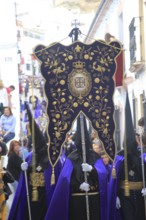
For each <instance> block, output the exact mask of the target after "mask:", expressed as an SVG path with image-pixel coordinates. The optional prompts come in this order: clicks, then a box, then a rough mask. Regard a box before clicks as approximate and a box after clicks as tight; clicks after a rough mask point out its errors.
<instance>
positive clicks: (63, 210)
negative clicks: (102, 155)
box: [45, 159, 108, 220]
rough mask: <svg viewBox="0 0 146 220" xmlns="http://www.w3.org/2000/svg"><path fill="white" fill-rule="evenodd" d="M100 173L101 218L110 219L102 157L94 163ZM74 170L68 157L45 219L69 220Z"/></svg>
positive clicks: (101, 219) (103, 219)
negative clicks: (71, 180)
mask: <svg viewBox="0 0 146 220" xmlns="http://www.w3.org/2000/svg"><path fill="white" fill-rule="evenodd" d="M94 167H95V169H96V171H97V173H98V181H99V190H100V220H107V219H108V210H107V170H106V168H105V166H104V164H103V161H102V160H101V159H98V160H97V161H96V163H95V164H94ZM72 171H73V165H72V162H71V160H69V159H66V162H65V164H64V167H63V169H62V171H61V173H60V176H59V179H58V182H57V185H56V188H55V191H54V194H53V197H52V200H51V203H50V206H49V209H48V211H47V213H46V218H45V220H69V217H68V216H69V199H70V179H71V174H72Z"/></svg>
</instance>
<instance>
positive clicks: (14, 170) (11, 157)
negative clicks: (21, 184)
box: [7, 140, 23, 189]
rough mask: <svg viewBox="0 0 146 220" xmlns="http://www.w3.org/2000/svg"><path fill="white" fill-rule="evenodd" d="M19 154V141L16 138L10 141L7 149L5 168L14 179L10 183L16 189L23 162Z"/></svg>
mask: <svg viewBox="0 0 146 220" xmlns="http://www.w3.org/2000/svg"><path fill="white" fill-rule="evenodd" d="M19 154H20V142H19V141H16V140H13V141H11V142H10V147H9V151H8V164H7V169H8V171H9V172H10V173H11V174H12V175H13V177H14V179H15V182H14V183H12V185H13V186H14V189H16V187H17V185H18V181H19V177H20V173H21V164H22V162H23V160H22V159H21V157H20V156H19Z"/></svg>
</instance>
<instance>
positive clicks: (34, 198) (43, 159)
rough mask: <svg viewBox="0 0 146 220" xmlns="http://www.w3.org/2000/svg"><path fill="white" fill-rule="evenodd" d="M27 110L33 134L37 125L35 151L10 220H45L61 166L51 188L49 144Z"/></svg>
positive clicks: (21, 178) (29, 156) (15, 200)
mask: <svg viewBox="0 0 146 220" xmlns="http://www.w3.org/2000/svg"><path fill="white" fill-rule="evenodd" d="M26 110H27V112H28V117H29V123H30V131H32V126H33V124H34V136H35V138H34V139H35V149H34V148H33V150H32V152H30V153H29V155H28V157H27V158H26V161H27V163H28V169H27V170H26V169H23V168H22V170H24V171H26V173H24V172H22V173H21V176H20V179H19V184H18V187H17V191H16V193H15V197H14V200H13V203H12V206H11V210H10V213H9V216H8V220H20V219H21V220H28V219H30V216H31V219H32V220H44V219H45V215H46V212H47V209H48V207H49V204H50V201H51V198H52V195H53V192H54V189H55V186H56V183H57V179H58V176H59V174H60V170H61V168H62V167H61V162H60V161H58V163H57V164H56V166H55V168H54V174H55V184H51V177H52V167H51V165H50V162H49V160H48V154H47V150H48V149H47V148H48V146H47V143H48V141H47V140H46V139H45V138H44V136H43V134H42V133H41V131H40V129H39V127H38V125H37V124H36V122H35V121H34V123H32V120H34V119H33V118H32V115H31V112H30V109H29V106H28V105H27V104H26ZM32 140H33V138H32ZM33 144H34V142H33ZM34 151H35V152H34ZM34 160H35V162H34ZM25 174H27V175H25ZM26 176H27V178H26ZM27 185H28V188H27ZM27 190H28V191H27ZM28 198H29V208H30V212H29V209H28V200H27V199H28Z"/></svg>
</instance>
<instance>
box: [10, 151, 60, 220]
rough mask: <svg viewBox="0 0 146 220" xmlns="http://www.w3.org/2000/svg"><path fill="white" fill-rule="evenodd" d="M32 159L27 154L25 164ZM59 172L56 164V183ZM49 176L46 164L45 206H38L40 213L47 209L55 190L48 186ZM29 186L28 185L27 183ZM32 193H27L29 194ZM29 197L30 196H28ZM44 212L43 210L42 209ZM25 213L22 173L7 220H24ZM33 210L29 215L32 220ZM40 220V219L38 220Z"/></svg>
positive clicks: (58, 165)
mask: <svg viewBox="0 0 146 220" xmlns="http://www.w3.org/2000/svg"><path fill="white" fill-rule="evenodd" d="M31 159H32V152H31V153H30V154H29V156H28V157H27V160H26V161H27V162H28V164H30V162H31ZM60 171H61V163H60V162H58V163H57V164H56V166H55V177H56V182H57V179H58V176H59V174H60ZM51 174H52V168H51V166H50V164H49V162H48V167H47V169H45V170H44V178H45V192H46V193H45V194H46V200H45V204H41V205H42V206H40V212H41V211H42V207H43V206H45V207H46V210H47V208H48V207H49V204H50V201H51V198H52V195H53V192H54V189H55V186H56V184H55V185H50V182H51ZM28 184H29V183H28ZM30 193H32V192H29V194H30ZM29 196H30V195H29ZM30 203H31V199H30ZM44 210H45V208H44ZM26 212H28V210H27V193H26V183H25V176H24V172H22V173H21V176H20V179H19V184H18V187H17V190H16V193H15V196H14V199H13V202H12V206H11V209H10V213H9V216H8V220H24V219H26ZM33 212H35V210H31V215H32V220H33V219H34V217H33V216H34V213H33ZM45 214H46V212H45V213H44V215H45ZM39 220H42V219H39Z"/></svg>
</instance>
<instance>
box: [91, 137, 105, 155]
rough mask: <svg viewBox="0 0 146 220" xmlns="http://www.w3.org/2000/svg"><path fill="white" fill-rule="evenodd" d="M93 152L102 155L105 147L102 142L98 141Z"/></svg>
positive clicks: (95, 142) (93, 146) (93, 145)
mask: <svg viewBox="0 0 146 220" xmlns="http://www.w3.org/2000/svg"><path fill="white" fill-rule="evenodd" d="M92 148H93V150H94V151H95V152H96V153H97V154H99V155H100V152H101V151H102V150H103V146H102V143H101V141H100V140H98V139H96V140H95V141H93V144H92Z"/></svg>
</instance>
